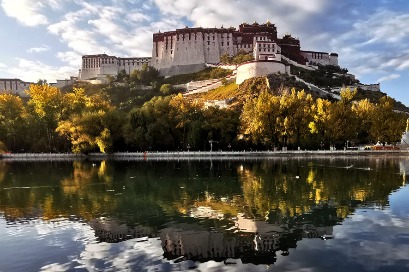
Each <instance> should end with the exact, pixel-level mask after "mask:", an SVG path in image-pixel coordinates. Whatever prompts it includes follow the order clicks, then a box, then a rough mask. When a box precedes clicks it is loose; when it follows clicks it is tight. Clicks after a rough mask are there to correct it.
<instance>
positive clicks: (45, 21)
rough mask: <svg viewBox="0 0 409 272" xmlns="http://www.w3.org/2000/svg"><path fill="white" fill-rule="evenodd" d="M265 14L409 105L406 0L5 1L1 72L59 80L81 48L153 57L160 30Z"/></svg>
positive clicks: (73, 70) (1, 5)
mask: <svg viewBox="0 0 409 272" xmlns="http://www.w3.org/2000/svg"><path fill="white" fill-rule="evenodd" d="M267 20H270V22H272V23H274V24H276V26H277V28H278V34H279V36H282V35H284V34H286V33H290V34H292V35H293V36H296V37H299V38H300V40H301V48H302V49H304V50H316V51H325V52H336V53H338V54H339V64H340V66H342V67H344V68H347V69H348V70H349V71H350V72H351V73H353V74H355V75H356V76H357V77H358V79H359V80H360V81H361V82H362V83H377V82H380V83H381V89H382V91H383V92H386V93H387V94H388V95H389V96H391V97H393V98H395V99H397V100H399V101H401V102H403V103H404V104H406V105H409V92H408V90H407V88H408V87H407V86H408V85H409V77H408V74H409V1H407V0H359V1H358V0H342V1H340V0H337V1H336V0H251V1H247V0H206V1H203V0H99V1H98V0H97V1H85V0H37V1H33V0H0V36H1V37H2V42H1V47H0V48H1V50H0V78H20V79H22V80H26V81H37V80H38V79H40V78H41V79H47V80H48V81H49V82H55V80H56V79H63V78H67V77H69V76H70V75H77V74H78V69H80V64H81V56H82V55H83V54H98V53H104V52H105V53H107V54H111V55H116V56H124V57H125V56H132V57H146V56H151V48H152V33H154V32H158V31H159V30H160V31H168V30H174V29H175V28H182V27H185V26H191V27H193V26H202V27H215V26H216V27H221V26H222V25H223V26H224V27H228V26H234V27H238V25H239V24H240V23H242V22H248V23H252V22H254V21H257V22H259V23H263V22H266V21H267Z"/></svg>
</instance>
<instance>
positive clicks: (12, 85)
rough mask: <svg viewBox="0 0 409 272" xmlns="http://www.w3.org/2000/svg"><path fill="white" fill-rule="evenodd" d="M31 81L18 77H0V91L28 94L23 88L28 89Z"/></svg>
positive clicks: (21, 94) (20, 94)
mask: <svg viewBox="0 0 409 272" xmlns="http://www.w3.org/2000/svg"><path fill="white" fill-rule="evenodd" d="M30 84H33V83H31V82H25V81H22V80H21V79H18V78H12V79H7V78H1V79H0V92H2V93H4V92H9V93H12V94H17V95H19V96H28V95H27V94H26V93H25V90H28V88H29V87H30Z"/></svg>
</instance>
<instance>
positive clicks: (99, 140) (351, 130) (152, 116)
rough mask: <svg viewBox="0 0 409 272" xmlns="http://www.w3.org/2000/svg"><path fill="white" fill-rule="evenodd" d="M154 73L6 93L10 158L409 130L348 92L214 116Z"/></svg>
mask: <svg viewBox="0 0 409 272" xmlns="http://www.w3.org/2000/svg"><path fill="white" fill-rule="evenodd" d="M145 72H148V73H145ZM145 72H143V71H142V74H140V72H138V73H136V74H134V75H131V76H130V77H129V76H127V75H123V74H120V75H118V77H117V78H113V79H111V82H110V83H109V84H107V85H102V86H98V87H96V86H95V85H84V87H74V88H72V89H66V90H64V91H61V90H60V89H58V88H56V87H53V86H50V85H48V84H46V83H44V82H39V83H38V84H33V85H31V86H30V88H29V90H28V92H27V93H28V95H29V98H28V100H27V101H23V100H22V99H21V98H20V97H18V96H15V95H12V94H7V93H6V94H0V149H1V151H3V152H7V151H8V152H76V153H87V152H116V151H149V150H160V151H166V150H169V151H171V150H210V144H209V142H212V145H213V150H218V149H222V150H229V149H230V150H243V149H246V150H249V149H250V148H251V149H258V150H262V149H264V150H265V149H272V148H273V147H278V148H280V147H288V148H289V149H296V148H298V147H300V148H302V149H317V148H329V146H330V145H331V146H332V145H335V146H336V147H338V148H342V147H343V146H345V144H346V143H347V142H348V143H349V145H353V144H356V145H357V144H363V143H370V142H377V141H382V142H397V141H400V138H401V135H402V132H403V131H404V129H405V122H406V116H404V115H402V114H399V113H396V112H394V111H393V104H394V100H393V99H391V98H389V97H383V98H382V99H380V100H379V102H378V103H376V104H374V103H371V102H370V101H369V100H367V99H364V100H360V101H354V96H355V95H356V91H350V90H345V91H344V92H343V93H342V95H341V96H342V99H341V100H340V101H337V102H330V101H328V100H325V99H317V100H314V99H313V98H312V97H311V95H309V94H306V93H305V92H304V91H298V92H297V91H295V89H293V90H292V91H291V92H280V95H278V94H273V92H271V91H269V90H266V89H263V88H262V89H263V90H260V89H259V88H258V87H257V86H248V89H249V92H252V95H249V96H247V97H248V98H247V100H246V101H245V102H244V105H242V106H239V107H230V108H228V109H220V108H215V107H209V108H205V107H204V105H203V102H198V101H197V100H189V99H186V98H184V97H183V96H182V95H181V94H177V90H174V89H173V87H172V86H171V85H169V84H160V83H158V81H157V75H155V74H154V73H156V72H155V71H145ZM143 73H145V74H143ZM138 75H139V76H138ZM142 86H144V87H142ZM243 86H245V85H243ZM87 88H88V89H87ZM274 93H276V92H274Z"/></svg>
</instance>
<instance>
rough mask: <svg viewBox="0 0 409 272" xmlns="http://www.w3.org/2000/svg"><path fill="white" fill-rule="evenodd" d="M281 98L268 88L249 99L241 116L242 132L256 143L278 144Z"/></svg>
mask: <svg viewBox="0 0 409 272" xmlns="http://www.w3.org/2000/svg"><path fill="white" fill-rule="evenodd" d="M279 117H280V98H279V97H278V96H274V95H272V94H271V93H269V92H268V91H267V90H265V91H263V92H261V93H260V95H259V96H258V97H256V98H253V99H248V100H247V101H246V102H245V104H244V106H243V112H242V114H241V116H240V123H241V133H242V134H243V135H244V136H245V137H246V138H248V139H251V140H252V141H253V142H254V143H262V144H265V145H270V144H274V145H278V141H279V137H280V130H281V127H280V122H279V120H280V118H279Z"/></svg>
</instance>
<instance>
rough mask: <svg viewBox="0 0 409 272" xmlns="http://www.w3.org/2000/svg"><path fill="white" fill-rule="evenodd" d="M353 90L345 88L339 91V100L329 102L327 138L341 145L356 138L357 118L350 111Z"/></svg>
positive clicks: (354, 92) (353, 94)
mask: <svg viewBox="0 0 409 272" xmlns="http://www.w3.org/2000/svg"><path fill="white" fill-rule="evenodd" d="M355 94H356V90H355V91H351V90H350V89H348V88H347V89H346V90H343V91H341V100H340V101H337V102H336V103H333V104H331V107H330V117H329V120H328V121H329V122H328V123H329V129H328V134H329V138H330V139H331V140H332V141H333V143H337V144H338V145H343V144H345V143H346V142H347V141H350V140H354V139H356V137H357V135H356V131H357V125H358V124H357V119H356V118H355V115H354V113H353V111H352V99H353V98H354V96H355Z"/></svg>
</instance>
